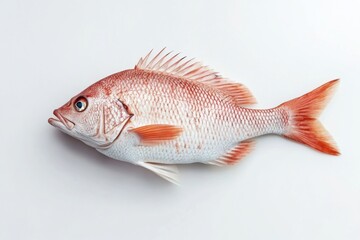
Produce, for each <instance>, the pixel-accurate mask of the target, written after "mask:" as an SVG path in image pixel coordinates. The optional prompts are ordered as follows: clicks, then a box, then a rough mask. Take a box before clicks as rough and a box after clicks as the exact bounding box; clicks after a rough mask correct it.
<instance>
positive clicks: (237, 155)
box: [208, 140, 255, 166]
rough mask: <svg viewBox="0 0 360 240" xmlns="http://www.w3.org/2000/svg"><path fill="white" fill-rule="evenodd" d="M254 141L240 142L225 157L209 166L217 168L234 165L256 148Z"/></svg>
mask: <svg viewBox="0 0 360 240" xmlns="http://www.w3.org/2000/svg"><path fill="white" fill-rule="evenodd" d="M254 143H255V142H254V141H253V140H245V141H242V142H240V143H239V144H238V145H236V146H235V147H234V148H232V149H231V150H230V151H229V152H227V153H226V154H225V155H224V156H221V157H220V158H219V159H217V160H215V161H211V162H208V164H212V165H216V166H225V165H234V164H236V163H237V162H239V161H240V160H241V159H242V158H243V157H245V156H246V155H247V154H248V153H249V152H250V151H251V150H252V149H253V147H254Z"/></svg>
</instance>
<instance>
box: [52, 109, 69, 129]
mask: <svg viewBox="0 0 360 240" xmlns="http://www.w3.org/2000/svg"><path fill="white" fill-rule="evenodd" d="M53 113H54V115H55V117H56V118H49V120H48V122H49V123H50V125H52V126H54V127H57V128H60V129H63V130H65V129H64V127H66V128H67V130H72V129H73V128H74V127H75V123H74V122H72V121H70V120H69V119H67V118H66V117H64V116H63V115H61V113H59V111H58V110H54V112H53Z"/></svg>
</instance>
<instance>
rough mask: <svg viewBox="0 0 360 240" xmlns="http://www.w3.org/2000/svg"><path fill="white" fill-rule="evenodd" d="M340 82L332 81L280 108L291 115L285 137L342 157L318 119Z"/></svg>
mask: <svg viewBox="0 0 360 240" xmlns="http://www.w3.org/2000/svg"><path fill="white" fill-rule="evenodd" d="M338 83H339V80H338V79H336V80H332V81H330V82H327V83H325V84H324V85H322V86H320V87H318V88H316V89H314V90H313V91H311V92H309V93H307V94H305V95H303V96H301V97H298V98H295V99H292V100H290V101H287V102H285V103H283V104H281V105H280V106H279V108H283V109H285V110H286V111H287V112H288V113H289V126H288V128H287V130H286V132H285V133H284V134H283V135H284V136H285V137H287V138H290V139H292V140H295V141H297V142H300V143H303V144H306V145H309V146H310V147H312V148H314V149H316V150H318V151H320V152H323V153H327V154H331V155H340V152H339V150H338V148H337V147H336V144H335V142H334V141H333V139H332V138H331V136H330V135H329V134H328V132H327V131H326V130H325V128H324V127H323V126H322V124H321V123H320V121H318V120H317V117H318V116H319V114H320V113H321V111H322V110H323V108H324V107H325V105H326V104H327V102H328V101H329V99H330V98H331V96H332V93H333V92H334V90H335V87H336V86H337V85H338Z"/></svg>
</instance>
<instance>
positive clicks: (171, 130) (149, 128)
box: [130, 124, 182, 145]
mask: <svg viewBox="0 0 360 240" xmlns="http://www.w3.org/2000/svg"><path fill="white" fill-rule="evenodd" d="M130 131H131V132H134V133H135V134H136V135H138V136H139V138H140V141H141V143H142V144H146V145H153V144H158V143H159V142H162V141H168V140H173V139H175V138H177V137H178V136H179V135H180V134H181V132H182V128H180V127H177V126H174V125H168V124H153V125H146V126H142V127H138V128H134V129H131V130H130Z"/></svg>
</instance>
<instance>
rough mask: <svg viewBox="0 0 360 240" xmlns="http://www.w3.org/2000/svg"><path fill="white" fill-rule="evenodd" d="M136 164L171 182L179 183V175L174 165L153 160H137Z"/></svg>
mask: <svg viewBox="0 0 360 240" xmlns="http://www.w3.org/2000/svg"><path fill="white" fill-rule="evenodd" d="M138 165H140V166H142V167H144V168H146V169H148V170H150V171H152V172H153V173H155V174H157V175H158V176H160V177H162V178H164V179H165V180H167V181H169V182H171V183H174V184H176V185H179V176H178V170H177V167H176V165H172V164H161V163H153V162H139V163H138Z"/></svg>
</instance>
